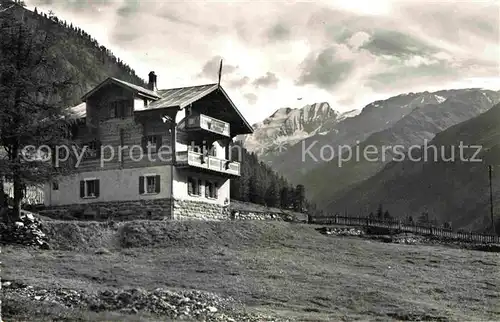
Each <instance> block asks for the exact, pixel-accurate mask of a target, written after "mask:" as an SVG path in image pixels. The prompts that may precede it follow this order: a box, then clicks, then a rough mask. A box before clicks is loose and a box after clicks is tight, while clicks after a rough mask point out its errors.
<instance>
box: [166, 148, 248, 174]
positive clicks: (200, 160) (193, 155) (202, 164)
mask: <svg viewBox="0 0 500 322" xmlns="http://www.w3.org/2000/svg"><path fill="white" fill-rule="evenodd" d="M176 166H177V167H181V168H188V167H195V168H199V169H205V170H210V171H215V172H219V173H225V174H229V175H233V176H239V175H240V163H239V162H235V161H229V160H225V159H220V158H216V157H213V156H203V155H202V154H201V153H198V152H194V151H181V152H177V153H176Z"/></svg>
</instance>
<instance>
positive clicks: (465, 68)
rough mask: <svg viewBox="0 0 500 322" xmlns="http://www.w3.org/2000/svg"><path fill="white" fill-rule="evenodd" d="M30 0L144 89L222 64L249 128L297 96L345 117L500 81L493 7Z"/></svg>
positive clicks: (346, 1)
mask: <svg viewBox="0 0 500 322" xmlns="http://www.w3.org/2000/svg"><path fill="white" fill-rule="evenodd" d="M25 1H26V2H27V4H28V8H30V9H33V7H34V6H37V7H38V11H44V12H48V10H49V9H50V10H53V11H54V12H55V14H56V15H57V16H58V17H59V18H62V19H63V20H67V21H68V22H72V23H73V25H76V26H78V27H81V28H82V29H83V30H85V31H86V32H88V33H89V34H91V35H92V36H93V37H95V38H96V39H97V40H98V41H99V43H100V44H101V45H104V46H106V47H107V48H109V49H110V50H111V51H112V52H113V53H114V54H115V55H116V56H117V57H119V58H120V59H121V60H123V61H124V62H126V63H127V64H128V65H129V66H131V67H132V68H133V69H134V70H135V71H136V72H137V74H138V75H140V76H142V77H143V78H147V73H148V72H149V71H150V70H155V71H156V73H157V74H158V75H159V82H160V83H159V86H160V87H162V88H168V87H179V86H190V85H193V84H198V83H201V82H202V81H206V80H207V79H210V80H212V81H214V82H215V81H216V80H217V74H218V70H219V64H220V59H221V58H222V57H224V65H223V75H222V83H223V85H225V86H227V90H228V91H229V94H230V96H231V99H232V100H233V101H234V102H235V104H237V105H238V107H239V108H240V110H241V111H242V113H243V114H244V115H245V117H247V118H250V121H251V122H258V121H260V120H261V119H262V118H263V117H266V116H268V115H269V114H270V113H272V112H273V111H274V110H275V109H276V108H277V107H278V106H284V105H290V106H292V105H293V104H295V103H296V99H295V98H294V101H290V100H289V99H290V93H291V92H292V93H297V95H300V96H301V97H304V100H306V99H307V100H311V101H315V100H324V101H328V102H329V103H330V105H331V106H332V107H333V106H335V108H339V109H340V110H342V109H346V110H347V109H354V108H360V107H361V106H359V104H361V103H363V104H366V103H369V102H370V101H371V100H373V99H375V98H376V97H380V96H382V97H387V96H388V95H389V93H390V94H391V95H392V94H396V95H397V94H399V93H402V92H410V91H417V88H420V87H425V86H430V87H433V86H435V87H436V86H437V87H441V88H448V87H449V86H456V84H465V83H467V84H469V83H470V81H467V82H466V80H467V79H476V80H475V81H474V84H479V83H480V81H479V80H477V79H486V78H489V79H492V78H494V77H497V78H498V75H499V74H500V66H499V61H498V57H500V41H499V39H500V19H499V16H498V4H496V3H495V2H494V1H485V0H482V1H454V2H445V1H441V2H436V1H431V0H405V1H397V0H394V1H385V0H381V1H376V2H373V3H368V4H367V2H366V1H364V2H363V1H358V0H334V1H332V0H328V1H327V0H317V1H314V2H310V1H307V2H276V1H258V2H253V3H250V2H249V3H247V4H246V5H245V7H244V10H242V7H241V3H238V2H231V1H224V2H220V1H219V2H215V1H206V2H203V3H200V2H199V1H198V2H197V1H183V2H180V1H178V2H172V1H170V2H166V1H153V2H144V1H138V0H120V1H115V0H88V1H76V0H57V1H56V0H25ZM214 17H215V18H214ZM217 17H223V18H220V19H219V18H217ZM271 70H272V71H273V73H270V74H268V73H269V71H271ZM277 75H279V81H276V80H277V79H278V77H277ZM273 76H274V77H273ZM464 82H465V83H464ZM266 84H267V85H266ZM489 84H492V83H491V82H490V83H489ZM270 88H272V90H269V89H270ZM250 94H252V95H250ZM253 95H254V96H255V97H258V100H257V101H256V100H255V99H254V98H255V97H254V96H253ZM294 96H295V95H294ZM252 102H253V103H252ZM252 104H255V107H253V106H252V108H250V105H252Z"/></svg>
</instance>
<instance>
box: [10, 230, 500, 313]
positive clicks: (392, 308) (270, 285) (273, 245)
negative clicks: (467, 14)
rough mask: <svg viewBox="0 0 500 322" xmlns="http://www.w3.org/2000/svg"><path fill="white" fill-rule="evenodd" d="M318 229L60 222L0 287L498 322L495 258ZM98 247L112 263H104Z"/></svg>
mask: <svg viewBox="0 0 500 322" xmlns="http://www.w3.org/2000/svg"><path fill="white" fill-rule="evenodd" d="M314 228H315V227H314V226H312V225H304V224H288V223H278V222H276V223H271V222H147V221H136V222H129V223H120V224H116V225H115V226H112V227H110V226H105V224H104V223H89V222H87V223H81V222H80V223H76V222H73V223H67V222H58V221H53V222H47V223H46V228H45V229H46V231H47V232H48V235H49V236H50V237H51V238H52V245H53V247H55V249H53V250H49V251H39V250H29V249H25V248H18V247H11V246H8V247H5V248H4V249H3V263H4V265H5V269H4V271H3V275H4V278H7V279H18V280H22V281H23V282H25V283H27V284H30V285H34V286H43V287H55V286H63V287H69V288H76V289H84V290H87V291H96V290H100V289H103V288H124V287H142V288H146V289H154V288H157V287H166V288H173V289H178V288H182V289H191V288H194V289H200V290H206V291H211V292H216V293H220V294H221V295H224V296H232V297H234V298H236V299H237V300H240V301H242V302H243V303H245V304H246V305H247V306H248V307H249V309H250V310H253V311H259V312H262V313H273V314H277V315H279V316H281V317H289V318H290V319H297V320H301V321H339V320H356V319H361V320H379V321H388V320H419V319H420V320H441V321H464V320H499V319H500V307H499V306H498V303H499V297H500V291H499V286H500V275H499V274H498V269H499V263H498V258H497V255H496V254H494V253H485V252H475V251H466V250H458V249H451V248H445V247H434V246H433V247H431V246H410V245H395V244H382V243H379V242H374V241H368V240H363V239H356V238H348V237H344V238H342V237H332V236H325V235H321V234H319V233H318V232H316V231H315V230H314ZM102 247H106V248H107V249H108V250H109V251H108V252H96V249H99V248H102ZM89 314H90V313H89ZM93 319H94V320H98V319H101V320H104V319H105V318H103V317H96V316H93ZM144 320H147V319H144Z"/></svg>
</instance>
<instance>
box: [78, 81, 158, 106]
mask: <svg viewBox="0 0 500 322" xmlns="http://www.w3.org/2000/svg"><path fill="white" fill-rule="evenodd" d="M108 84H116V85H119V86H121V87H124V88H128V89H130V90H132V91H134V92H135V93H138V94H142V95H145V96H148V97H150V98H153V99H154V98H156V99H158V98H161V96H159V95H158V93H156V92H155V91H152V90H149V89H147V88H144V87H142V86H138V85H134V84H131V83H128V82H125V81H122V80H121V79H118V78H114V77H108V78H106V80H104V81H103V82H102V83H100V84H99V85H97V86H96V87H94V88H93V89H92V90H91V91H90V92H88V93H87V94H85V95H83V97H82V101H86V99H87V98H88V97H89V96H90V95H92V94H94V93H95V92H96V91H97V90H99V89H100V88H102V87H103V86H105V85H108Z"/></svg>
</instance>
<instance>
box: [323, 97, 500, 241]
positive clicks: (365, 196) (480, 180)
mask: <svg viewBox="0 0 500 322" xmlns="http://www.w3.org/2000/svg"><path fill="white" fill-rule="evenodd" d="M460 145H462V146H464V148H462V151H463V152H462V156H461V155H460V148H459V147H460ZM434 147H435V148H434ZM424 151H425V150H424V149H423V150H421V151H415V152H414V153H413V154H412V155H413V159H414V160H416V159H419V158H420V159H422V160H420V161H412V160H410V159H409V158H407V159H405V160H404V161H403V162H390V163H388V164H387V165H386V166H385V167H384V168H383V169H382V170H381V171H380V172H378V173H376V174H375V175H374V176H372V177H370V178H368V179H367V180H364V181H362V182H360V183H358V184H357V185H355V186H354V187H352V188H351V189H348V190H347V191H344V192H343V193H341V194H337V195H336V197H335V198H334V199H333V200H332V201H331V202H330V203H329V204H328V205H327V206H326V209H328V211H329V212H344V211H346V212H350V213H356V214H359V213H368V212H375V211H376V209H377V207H378V206H379V205H381V204H382V205H383V207H384V209H386V210H388V211H389V212H390V213H391V214H394V215H395V216H396V217H400V218H404V217H407V216H413V218H416V216H418V215H419V214H421V213H423V212H426V213H428V214H429V216H431V217H433V218H436V219H438V220H439V221H441V222H452V225H453V227H455V228H465V229H470V230H478V231H481V230H483V229H485V228H488V227H490V226H491V219H490V209H489V207H490V200H489V194H490V190H489V169H488V166H489V165H492V166H493V175H492V191H493V204H494V213H496V214H498V212H499V211H500V206H499V205H498V203H499V201H500V176H499V174H498V173H500V104H497V105H495V106H494V107H493V108H491V109H489V110H488V111H486V112H485V113H483V114H481V115H479V116H477V117H474V118H472V119H470V120H467V121H465V122H462V123H460V124H457V125H454V126H452V127H449V128H448V129H446V130H444V131H442V132H440V133H438V134H437V135H436V136H435V138H434V139H433V140H432V141H430V142H429V144H428V145H427V151H428V152H427V158H422V157H423V156H425V154H424ZM496 218H498V216H496ZM497 220H498V219H497Z"/></svg>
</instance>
